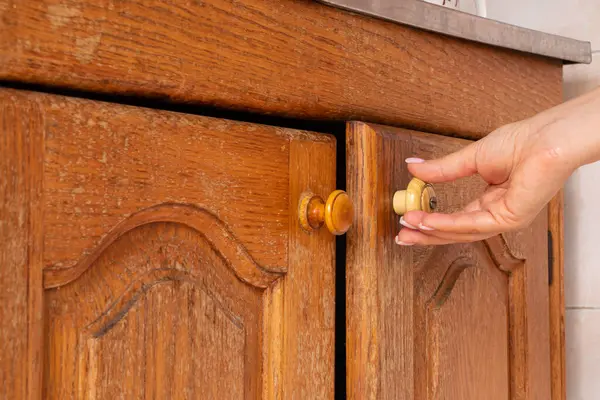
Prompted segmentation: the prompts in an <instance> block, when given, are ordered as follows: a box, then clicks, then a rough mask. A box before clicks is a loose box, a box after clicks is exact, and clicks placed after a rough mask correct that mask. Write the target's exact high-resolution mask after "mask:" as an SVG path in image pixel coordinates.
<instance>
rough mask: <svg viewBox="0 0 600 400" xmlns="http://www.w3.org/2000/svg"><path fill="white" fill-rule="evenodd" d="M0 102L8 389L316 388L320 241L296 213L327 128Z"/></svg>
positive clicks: (330, 301) (325, 392)
mask: <svg viewBox="0 0 600 400" xmlns="http://www.w3.org/2000/svg"><path fill="white" fill-rule="evenodd" d="M0 109H1V110H0V120H1V122H2V124H1V125H0V127H1V130H2V132H1V134H2V139H3V140H2V142H0V143H2V144H3V148H2V152H3V154H4V153H5V152H7V154H10V157H8V158H7V159H5V161H3V162H0V164H1V165H2V167H3V168H2V172H3V173H5V174H6V176H7V178H8V181H9V182H13V181H15V182H17V183H18V184H16V185H13V186H14V187H12V186H10V187H9V190H8V191H6V190H5V191H3V193H2V194H3V197H4V199H3V200H4V203H2V204H5V205H6V204H8V206H6V207H3V210H2V211H3V213H6V215H7V216H8V217H9V218H7V220H8V221H9V223H12V225H13V228H14V230H13V231H12V233H10V234H9V233H7V232H6V231H2V235H3V239H5V238H9V236H10V237H12V239H11V240H12V241H13V242H14V243H12V244H10V246H4V247H3V249H2V255H3V256H6V257H7V260H8V265H9V267H10V268H12V269H13V270H11V271H12V272H10V274H12V275H11V276H12V278H11V280H10V281H9V282H11V283H12V284H13V287H11V289H10V290H11V291H12V292H13V293H17V296H6V298H5V297H3V298H2V299H3V301H6V304H3V307H4V308H6V307H9V308H10V310H9V313H11V312H12V314H3V320H4V318H6V321H8V320H9V319H11V320H12V319H14V321H16V322H15V323H14V324H12V325H11V329H12V328H13V327H14V328H15V329H13V330H4V328H3V330H2V335H3V336H2V339H3V341H2V342H3V343H4V344H2V345H0V346H2V348H4V347H5V345H6V343H7V342H9V341H11V340H14V341H15V342H14V343H16V344H18V346H10V348H11V349H12V350H14V351H13V352H15V353H17V354H11V355H10V356H11V357H14V358H13V362H16V363H18V366H17V367H16V369H15V370H16V371H17V373H16V377H13V378H10V379H13V381H12V382H11V385H12V386H11V388H12V387H14V388H15V389H14V392H15V393H18V395H15V396H16V397H13V398H23V397H24V396H22V394H23V391H24V390H25V389H23V388H25V387H26V385H25V383H24V382H26V381H28V382H29V383H28V384H27V385H28V386H27V390H28V391H29V396H30V397H31V398H36V397H38V398H39V392H38V391H39V390H42V389H40V388H43V398H46V399H61V400H64V399H111V398H114V399H140V398H147V399H169V398H170V399H199V398H202V399H257V398H264V399H279V398H286V399H294V398H298V399H317V398H318V399H325V398H332V397H333V359H334V281H335V280H334V263H333V261H334V240H333V236H332V235H331V234H330V233H329V232H327V230H326V229H321V230H318V231H314V232H311V233H310V234H309V233H307V232H305V231H303V230H302V229H301V228H300V227H299V223H298V215H297V211H296V210H297V208H298V200H299V198H300V197H301V194H302V193H303V192H313V193H315V194H319V195H321V196H326V195H327V194H329V192H331V191H332V190H334V183H335V141H334V139H333V138H332V137H330V136H327V135H321V134H314V133H310V132H300V131H294V130H290V129H282V128H276V127H270V126H261V125H254V124H248V123H242V122H233V121H227V120H222V119H213V118H206V117H200V116H194V115H185V114H178V113H174V112H163V111H157V110H150V109H143V108H136V107H129V106H122V105H116V104H108V103H101V102H94V101H88V100H81V99H74V98H67V97H60V96H51V95H44V94H37V93H28V92H20V91H14V90H1V91H0ZM21 182H24V183H22V184H21ZM19 185H20V186H19ZM3 268H4V267H3ZM2 273H3V274H5V273H7V274H8V272H6V271H3V272H2ZM42 275H43V290H42ZM3 279H4V278H3ZM28 285H29V286H28ZM28 290H29V292H28ZM28 293H29V294H28ZM27 299H28V300H27ZM28 310H29V311H28ZM28 313H29V328H27V323H28V322H27V321H28V316H27V314H28ZM42 315H43V321H44V324H43V326H42V324H41V321H42V317H41V316H42ZM36 321H37V322H36ZM27 341H29V344H27ZM22 343H24V344H23V345H22V346H21V344H22ZM15 349H16V350H15ZM12 350H11V351H12ZM20 357H22V359H21V358H20ZM4 361H6V360H3V363H2V364H1V365H2V367H3V376H5V375H4V373H6V376H9V372H10V371H9V370H8V368H9V362H8V361H6V363H5V362H4ZM40 380H41V383H40Z"/></svg>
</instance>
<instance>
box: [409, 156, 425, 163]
mask: <svg viewBox="0 0 600 400" xmlns="http://www.w3.org/2000/svg"><path fill="white" fill-rule="evenodd" d="M404 162H406V163H407V164H423V163H424V162H425V160H423V159H422V158H417V157H409V158H407V159H406V160H404Z"/></svg>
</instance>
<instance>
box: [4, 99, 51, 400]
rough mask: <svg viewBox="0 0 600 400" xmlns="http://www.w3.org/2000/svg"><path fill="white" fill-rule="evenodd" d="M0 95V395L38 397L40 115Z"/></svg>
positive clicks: (41, 228)
mask: <svg viewBox="0 0 600 400" xmlns="http://www.w3.org/2000/svg"><path fill="white" fill-rule="evenodd" d="M18 100H19V99H18V98H16V97H14V96H11V95H10V94H7V93H4V92H2V93H0V283H1V284H2V290H1V291H0V325H1V329H0V388H1V389H0V397H2V398H6V399H30V400H32V399H39V398H41V373H42V346H41V345H42V324H41V322H42V319H41V318H42V306H43V304H42V289H43V286H42V239H43V236H42V235H43V225H42V214H43V210H42V208H41V199H42V181H43V152H44V148H43V139H44V138H43V130H42V129H41V127H42V126H43V124H44V120H43V115H42V113H40V110H39V109H38V107H37V104H35V103H33V104H27V105H26V106H25V107H21V104H19V101H18Z"/></svg>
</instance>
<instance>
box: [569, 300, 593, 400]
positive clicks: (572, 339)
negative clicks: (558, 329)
mask: <svg viewBox="0 0 600 400" xmlns="http://www.w3.org/2000/svg"><path fill="white" fill-rule="evenodd" d="M566 324H567V327H568V329H569V330H568V340H567V344H566V352H567V370H566V371H567V399H568V400H597V399H600V377H599V376H598V375H599V371H598V367H599V366H600V351H598V349H600V310H587V309H571V310H567V316H566Z"/></svg>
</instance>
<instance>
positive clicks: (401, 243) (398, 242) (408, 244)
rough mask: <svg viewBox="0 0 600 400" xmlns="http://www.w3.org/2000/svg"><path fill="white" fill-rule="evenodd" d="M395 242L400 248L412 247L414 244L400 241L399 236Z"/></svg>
mask: <svg viewBox="0 0 600 400" xmlns="http://www.w3.org/2000/svg"><path fill="white" fill-rule="evenodd" d="M394 240H395V241H396V244H397V245H400V246H412V245H413V244H414V243H406V242H403V241H402V240H400V239H398V236H396V238H395V239H394Z"/></svg>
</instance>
